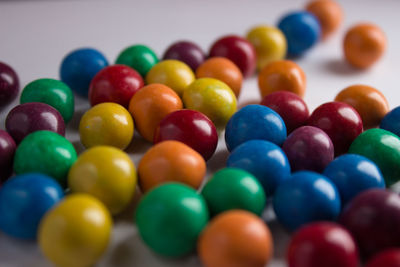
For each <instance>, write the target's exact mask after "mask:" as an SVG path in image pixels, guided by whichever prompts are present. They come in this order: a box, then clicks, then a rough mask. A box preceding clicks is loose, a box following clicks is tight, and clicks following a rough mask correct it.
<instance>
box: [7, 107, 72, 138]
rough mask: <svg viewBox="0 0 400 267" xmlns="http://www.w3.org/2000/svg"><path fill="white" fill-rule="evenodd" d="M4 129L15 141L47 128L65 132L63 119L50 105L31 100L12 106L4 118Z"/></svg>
mask: <svg viewBox="0 0 400 267" xmlns="http://www.w3.org/2000/svg"><path fill="white" fill-rule="evenodd" d="M6 129H7V131H8V132H9V133H10V135H11V136H12V137H13V139H14V140H15V142H16V143H19V142H21V141H22V140H23V139H24V138H25V136H27V135H28V134H30V133H33V132H36V131H40V130H47V131H52V132H55V133H58V134H60V135H64V134H65V124H64V119H63V118H62V117H61V114H60V113H59V112H58V111H57V110H56V109H55V108H53V107H52V106H49V105H47V104H44V103H39V102H32V103H26V104H21V105H18V106H16V107H15V108H13V109H12V110H11V111H10V113H8V115H7V118H6Z"/></svg>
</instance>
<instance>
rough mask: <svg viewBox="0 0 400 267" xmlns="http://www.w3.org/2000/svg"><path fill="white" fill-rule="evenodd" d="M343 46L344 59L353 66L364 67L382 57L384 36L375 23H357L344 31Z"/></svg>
mask: <svg viewBox="0 0 400 267" xmlns="http://www.w3.org/2000/svg"><path fill="white" fill-rule="evenodd" d="M343 47H344V56H345V58H346V60H347V61H348V62H349V63H350V64H351V65H353V66H354V67H357V68H360V69H365V68H368V67H370V66H371V65H373V64H374V63H375V62H376V61H378V60H379V59H380V58H381V57H382V55H383V52H384V51H385V49H386V36H385V34H384V33H383V31H382V30H381V29H380V28H379V27H378V26H376V25H373V24H358V25H356V26H354V27H353V28H351V29H350V30H349V31H348V32H347V33H346V36H345V38H344V42H343Z"/></svg>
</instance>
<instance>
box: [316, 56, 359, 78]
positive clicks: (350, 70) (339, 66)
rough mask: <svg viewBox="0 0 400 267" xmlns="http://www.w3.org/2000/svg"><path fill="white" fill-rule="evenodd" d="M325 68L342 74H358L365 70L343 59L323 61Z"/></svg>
mask: <svg viewBox="0 0 400 267" xmlns="http://www.w3.org/2000/svg"><path fill="white" fill-rule="evenodd" d="M323 64H324V65H323V67H324V69H326V70H327V71H329V72H332V73H334V74H336V75H341V76H352V75H358V74H361V73H363V72H365V71H363V70H360V69H356V68H354V67H352V66H351V65H350V64H349V63H347V62H346V61H345V60H343V59H331V60H328V61H326V62H324V63H323Z"/></svg>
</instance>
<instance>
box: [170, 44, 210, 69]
mask: <svg viewBox="0 0 400 267" xmlns="http://www.w3.org/2000/svg"><path fill="white" fill-rule="evenodd" d="M205 58H206V55H205V54H204V52H203V50H202V49H201V48H200V47H199V46H198V45H196V44H195V43H192V42H189V41H179V42H176V43H173V44H172V45H170V46H169V47H168V48H167V50H166V51H165V52H164V56H163V59H164V60H165V59H176V60H179V61H182V62H184V63H186V64H187V65H188V66H189V67H190V68H191V69H192V70H193V71H196V69H197V67H198V66H200V64H201V63H203V61H204V60H205Z"/></svg>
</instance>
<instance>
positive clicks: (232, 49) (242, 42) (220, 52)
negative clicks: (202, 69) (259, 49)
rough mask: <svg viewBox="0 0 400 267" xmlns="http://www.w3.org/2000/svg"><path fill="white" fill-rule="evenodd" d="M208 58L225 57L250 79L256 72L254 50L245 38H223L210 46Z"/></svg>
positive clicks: (232, 36)
mask: <svg viewBox="0 0 400 267" xmlns="http://www.w3.org/2000/svg"><path fill="white" fill-rule="evenodd" d="M210 57H226V58H227V59H229V60H232V62H233V63H235V64H236V66H238V67H239V69H240V70H241V71H242V73H243V76H244V77H250V76H251V75H253V73H254V71H255V70H256V50H255V49H254V46H253V45H252V44H251V43H250V42H249V41H247V40H246V39H245V38H242V37H240V36H236V35H228V36H224V37H222V38H220V39H218V40H217V41H215V43H214V44H213V45H212V46H211V48H210Z"/></svg>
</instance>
